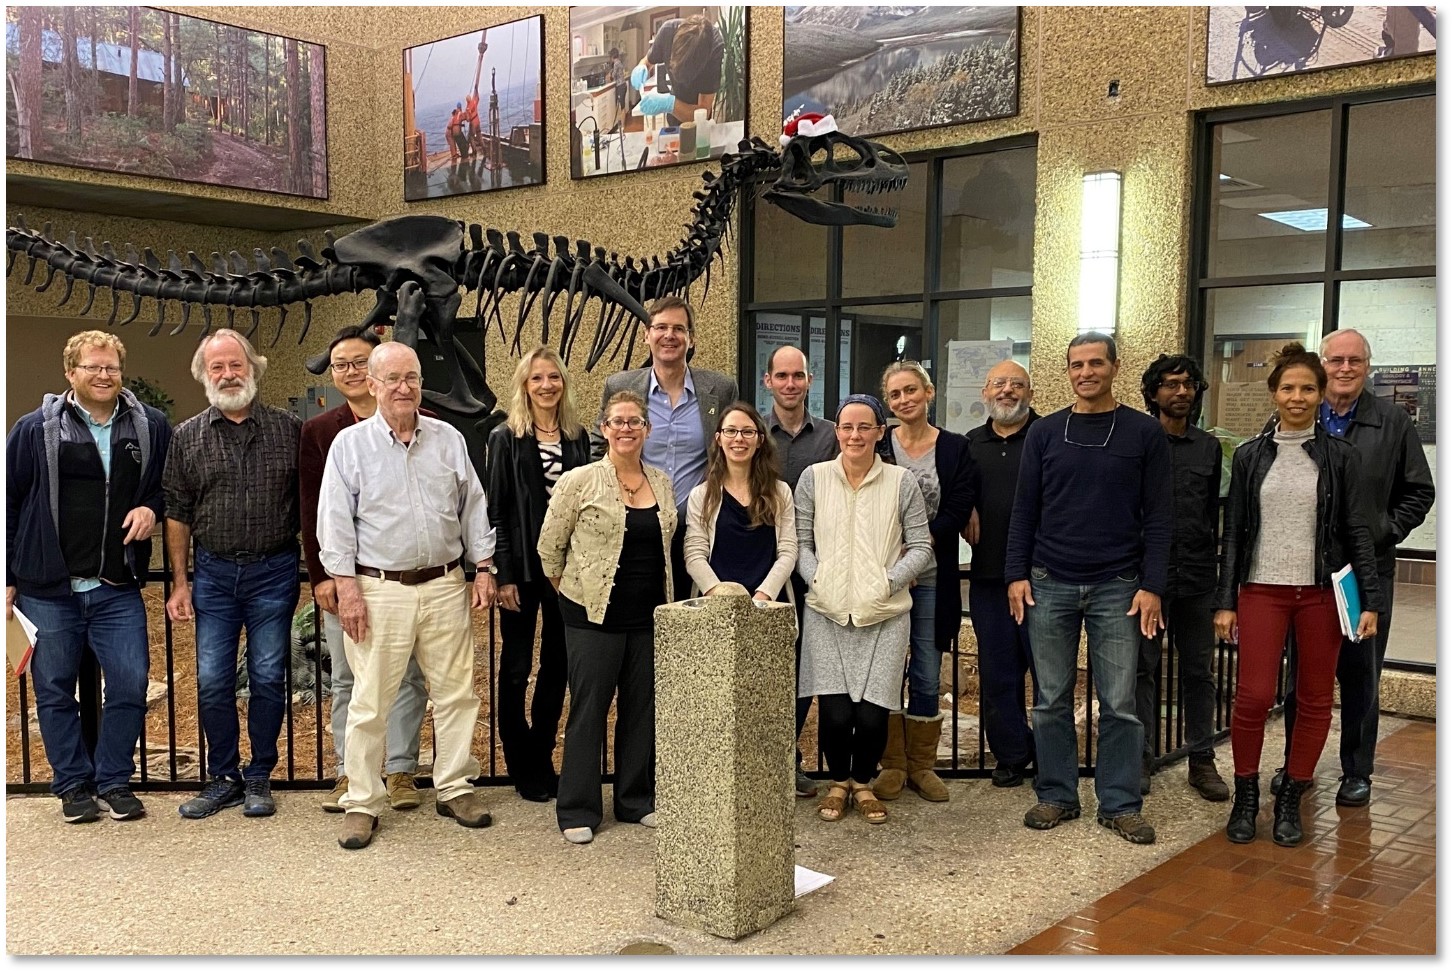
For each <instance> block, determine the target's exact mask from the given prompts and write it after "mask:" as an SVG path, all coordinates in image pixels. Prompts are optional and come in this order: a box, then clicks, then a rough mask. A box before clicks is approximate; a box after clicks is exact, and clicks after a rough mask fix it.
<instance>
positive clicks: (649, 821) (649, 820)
mask: <svg viewBox="0 0 1455 974" xmlns="http://www.w3.org/2000/svg"><path fill="white" fill-rule="evenodd" d="M638 824H639V825H645V826H646V827H647V828H649V829H654V828H656V827H657V813H656V812H648V813H647V814H645V815H643V816H642V817H641V820H640V821H639V822H638Z"/></svg>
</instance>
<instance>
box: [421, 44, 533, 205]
mask: <svg viewBox="0 0 1455 974" xmlns="http://www.w3.org/2000/svg"><path fill="white" fill-rule="evenodd" d="M544 47H545V18H544V17H542V16H540V15H536V16H534V17H525V18H523V19H521V20H512V21H510V22H509V23H504V24H496V25H494V26H492V27H486V28H484V29H482V30H475V31H471V32H470V33H468V34H460V35H458V36H456V37H446V38H445V39H444V40H439V41H431V42H430V43H428V44H420V45H418V46H417V47H406V48H405V49H404V199H405V200H406V201H409V202H413V201H415V200H423V199H436V198H438V197H442V196H462V195H464V194H467V193H487V192H490V191H491V190H497V189H510V188H512V187H515V186H538V185H540V184H541V183H544V182H545V181H546V126H545V85H546V75H545V63H544V60H543V59H542V57H541V52H542V50H543V49H544Z"/></svg>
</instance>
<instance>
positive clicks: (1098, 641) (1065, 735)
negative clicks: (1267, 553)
mask: <svg viewBox="0 0 1455 974" xmlns="http://www.w3.org/2000/svg"><path fill="white" fill-rule="evenodd" d="M1119 367H1120V363H1119V361H1118V360H1117V347H1116V341H1115V340H1113V339H1112V338H1111V336H1109V335H1103V334H1101V333H1099V332H1086V333H1085V334H1081V335H1078V336H1076V337H1075V338H1073V339H1072V340H1071V344H1070V346H1069V347H1068V348H1067V349H1066V373H1067V376H1068V377H1069V379H1070V381H1071V389H1072V391H1073V392H1074V393H1075V395H1076V400H1075V402H1073V403H1072V404H1071V405H1070V406H1069V407H1067V408H1066V409H1062V410H1060V411H1058V412H1054V413H1052V414H1051V415H1049V416H1046V417H1045V418H1043V419H1041V420H1040V421H1039V422H1037V423H1034V424H1032V426H1031V429H1030V432H1028V433H1027V434H1026V441H1025V448H1024V452H1023V454H1022V456H1021V467H1020V479H1019V481H1018V483H1017V485H1016V498H1015V506H1014V507H1013V508H1012V511H1011V522H1010V537H1009V539H1008V540H1007V545H1006V556H1005V581H1006V585H1007V591H1006V594H1007V597H1008V599H1009V601H1010V613H1011V615H1012V616H1013V617H1014V618H1015V620H1016V622H1017V623H1019V622H1020V621H1021V620H1022V619H1025V620H1026V626H1027V629H1028V630H1029V634H1030V641H1031V658H1032V660H1033V661H1034V665H1035V671H1036V678H1037V692H1036V705H1035V708H1034V709H1033V710H1032V713H1031V731H1032V733H1033V734H1034V736H1035V740H1036V781H1035V786H1036V798H1037V803H1036V805H1035V806H1034V807H1032V808H1031V810H1030V811H1028V812H1026V816H1025V824H1026V826H1027V827H1028V828H1033V829H1050V828H1055V827H1056V826H1057V825H1058V824H1060V823H1061V822H1063V821H1066V820H1068V819H1073V818H1077V817H1078V816H1080V814H1081V801H1080V799H1079V798H1078V796H1077V792H1076V772H1077V767H1076V765H1077V762H1076V755H1077V747H1076V723H1075V718H1074V716H1073V707H1074V705H1075V699H1074V698H1075V691H1076V653H1077V645H1078V643H1079V642H1080V636H1081V628H1082V625H1083V624H1084V625H1085V627H1086V647H1087V661H1088V664H1089V666H1088V668H1089V671H1090V676H1091V679H1092V680H1093V681H1094V683H1095V686H1096V694H1097V699H1098V701H1099V702H1100V704H1101V717H1100V720H1099V722H1098V727H1097V742H1096V801H1097V814H1096V820H1097V821H1098V822H1099V823H1101V824H1102V825H1104V826H1106V827H1107V828H1109V829H1112V830H1113V831H1115V832H1116V833H1117V834H1118V835H1120V836H1121V837H1122V838H1124V839H1126V840H1128V841H1129V842H1136V843H1139V844H1147V843H1151V842H1155V841H1156V839H1157V833H1156V832H1155V831H1154V830H1153V828H1152V826H1151V825H1149V824H1148V823H1147V822H1146V821H1145V820H1144V819H1143V818H1142V796H1141V793H1140V788H1139V783H1140V782H1139V779H1140V777H1141V755H1142V733H1143V732H1142V722H1141V721H1140V720H1138V719H1137V709H1136V688H1137V657H1138V650H1139V646H1140V642H1141V637H1142V636H1145V637H1147V638H1148V639H1151V638H1154V637H1155V636H1156V634H1157V627H1158V625H1159V623H1160V621H1161V616H1162V593H1163V591H1164V589H1165V588H1166V584H1167V562H1168V557H1169V553H1170V549H1171V546H1172V477H1171V474H1172V458H1171V455H1170V454H1169V452H1168V448H1167V437H1166V434H1165V433H1163V431H1162V427H1161V424H1159V423H1158V422H1157V420H1155V419H1153V418H1152V417H1150V416H1148V415H1146V414H1145V413H1142V412H1139V411H1138V410H1135V409H1132V408H1131V407H1128V406H1123V405H1120V404H1118V403H1117V401H1116V394H1115V392H1114V391H1113V389H1112V382H1113V380H1114V379H1115V378H1116V375H1117V371H1118V368H1119Z"/></svg>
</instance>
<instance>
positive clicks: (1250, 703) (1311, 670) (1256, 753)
mask: <svg viewBox="0 0 1455 974" xmlns="http://www.w3.org/2000/svg"><path fill="white" fill-rule="evenodd" d="M1327 382H1328V377H1327V375H1325V373H1324V367H1323V365H1322V364H1321V363H1320V362H1319V358H1318V356H1317V355H1314V354H1313V353H1312V352H1307V351H1305V350H1304V347H1303V346H1302V345H1300V344H1299V343H1298V342H1290V343H1289V344H1287V345H1285V346H1284V347H1283V350H1282V351H1280V352H1279V353H1278V355H1276V356H1275V357H1274V360H1273V371H1272V372H1270V373H1269V375H1268V389H1269V391H1270V392H1272V394H1273V404H1274V406H1276V407H1277V409H1278V416H1277V422H1276V423H1275V424H1274V425H1273V426H1271V427H1270V428H1268V429H1266V430H1264V431H1263V432H1262V433H1261V434H1259V435H1258V436H1255V437H1254V438H1253V439H1251V440H1249V441H1248V442H1246V443H1244V444H1243V445H1242V446H1240V447H1238V450H1237V452H1236V453H1234V454H1233V474H1232V479H1231V481H1230V482H1229V490H1228V508H1227V513H1226V514H1225V515H1224V518H1223V554H1222V569H1221V571H1220V572H1219V577H1218V601H1217V605H1218V611H1217V613H1216V614H1215V615H1214V616H1213V626H1214V628H1215V629H1216V630H1217V634H1218V638H1220V639H1223V640H1226V641H1228V642H1235V643H1238V688H1237V692H1236V695H1235V697H1234V699H1233V729H1232V730H1233V733H1232V737H1233V767H1234V773H1235V775H1236V777H1235V780H1234V788H1235V791H1234V797H1233V811H1232V814H1231V815H1230V816H1229V818H1228V829H1227V834H1228V839H1229V840H1230V841H1232V842H1252V841H1253V837H1254V835H1255V833H1256V832H1257V818H1258V763H1259V759H1260V758H1261V756H1262V752H1263V728H1264V724H1265V723H1266V722H1267V720H1268V710H1269V708H1270V707H1272V706H1273V694H1274V689H1275V686H1276V684H1277V682H1278V669H1279V665H1280V663H1281V661H1282V657H1283V642H1284V636H1285V635H1286V634H1287V632H1288V629H1289V626H1290V625H1291V626H1292V627H1293V629H1294V634H1295V637H1296V639H1297V640H1298V676H1297V684H1296V687H1295V696H1296V698H1297V701H1298V720H1297V722H1296V723H1295V724H1294V732H1293V735H1294V736H1293V741H1292V746H1291V749H1290V752H1289V755H1288V764H1287V773H1286V777H1285V778H1284V784H1283V788H1282V789H1281V790H1280V791H1279V792H1278V797H1277V800H1276V801H1275V803H1274V814H1273V841H1274V842H1276V843H1278V844H1279V845H1282V846H1292V845H1297V844H1298V843H1299V842H1300V841H1302V840H1303V823H1302V821H1301V820H1300V817H1299V802H1300V801H1301V800H1302V798H1303V794H1304V792H1305V791H1306V790H1307V789H1308V787H1309V785H1310V784H1312V783H1313V776H1314V765H1315V764H1316V763H1318V760H1319V753H1320V752H1321V751H1323V749H1324V741H1325V740H1326V739H1327V738H1328V736H1329V722H1330V720H1331V716H1330V712H1331V710H1332V708H1333V704H1334V668H1335V666H1336V664H1337V663H1338V659H1339V644H1340V642H1341V638H1342V637H1341V633H1340V629H1339V610H1338V606H1337V604H1336V603H1335V601H1334V590H1333V583H1332V580H1331V577H1330V576H1332V575H1333V574H1334V573H1335V572H1337V571H1339V570H1340V569H1341V568H1343V567H1344V566H1345V565H1346V564H1352V565H1353V566H1354V575H1355V578H1356V579H1357V581H1358V584H1359V598H1360V602H1361V608H1362V609H1363V611H1362V612H1361V613H1360V615H1359V629H1358V634H1359V637H1360V638H1361V639H1364V638H1368V637H1370V636H1373V635H1374V631H1375V628H1376V625H1377V619H1378V613H1379V610H1380V609H1382V608H1383V604H1382V603H1383V594H1382V593H1381V591H1380V588H1379V576H1378V569H1377V565H1376V563H1375V560H1374V542H1373V539H1372V537H1371V536H1370V533H1369V527H1368V523H1367V522H1366V520H1365V518H1364V512H1363V508H1362V507H1361V504H1362V496H1361V495H1360V494H1359V492H1358V486H1357V485H1358V482H1359V477H1358V463H1359V460H1358V455H1357V454H1356V453H1355V452H1354V448H1353V446H1351V445H1350V444H1348V443H1346V442H1345V441H1344V440H1342V439H1339V438H1337V437H1334V436H1330V435H1329V434H1328V433H1327V432H1325V431H1324V429H1323V427H1322V426H1320V425H1319V423H1318V415H1319V403H1320V402H1322V401H1323V398H1324V386H1325V385H1326V384H1327Z"/></svg>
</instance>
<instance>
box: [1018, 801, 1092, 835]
mask: <svg viewBox="0 0 1455 974" xmlns="http://www.w3.org/2000/svg"><path fill="white" fill-rule="evenodd" d="M1080 817H1081V809H1080V808H1062V807H1061V806H1060V805H1052V804H1051V803H1049V802H1036V804H1034V805H1032V806H1031V810H1030V811H1029V812H1026V817H1025V819H1024V821H1025V825H1026V828H1028V829H1042V830H1044V829H1054V828H1055V827H1056V826H1058V825H1060V824H1061V823H1062V822H1069V821H1071V820H1072V819H1073V818H1080Z"/></svg>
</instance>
